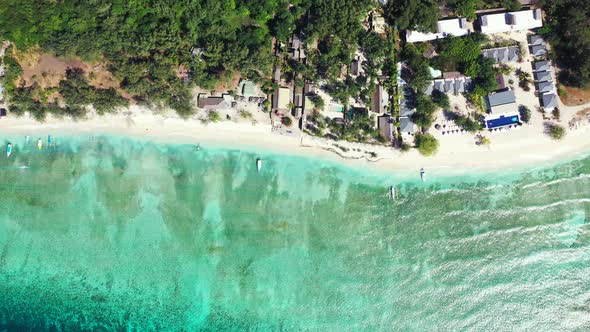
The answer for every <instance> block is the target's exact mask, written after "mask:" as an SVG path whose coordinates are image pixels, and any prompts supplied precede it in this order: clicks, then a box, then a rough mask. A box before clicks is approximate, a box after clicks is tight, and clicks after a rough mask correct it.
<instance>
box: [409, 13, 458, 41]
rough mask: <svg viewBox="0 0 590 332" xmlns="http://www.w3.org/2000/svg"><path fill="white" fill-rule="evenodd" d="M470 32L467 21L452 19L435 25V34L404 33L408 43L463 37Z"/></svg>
mask: <svg viewBox="0 0 590 332" xmlns="http://www.w3.org/2000/svg"><path fill="white" fill-rule="evenodd" d="M469 32H470V30H469V28H468V26H467V19H465V18H453V19H449V20H441V21H438V22H437V23H436V31H435V32H420V31H410V30H407V31H406V41H407V42H408V43H416V42H424V41H429V40H436V39H442V38H446V37H448V36H451V35H452V36H465V35H467V34H468V33H469Z"/></svg>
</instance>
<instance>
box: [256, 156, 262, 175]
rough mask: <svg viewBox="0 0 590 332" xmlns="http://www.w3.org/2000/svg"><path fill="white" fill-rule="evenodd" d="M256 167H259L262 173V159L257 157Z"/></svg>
mask: <svg viewBox="0 0 590 332" xmlns="http://www.w3.org/2000/svg"><path fill="white" fill-rule="evenodd" d="M256 168H257V169H258V173H260V170H261V169H262V159H260V158H256Z"/></svg>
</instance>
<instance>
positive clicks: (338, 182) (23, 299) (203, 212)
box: [0, 137, 590, 331]
mask: <svg viewBox="0 0 590 332" xmlns="http://www.w3.org/2000/svg"><path fill="white" fill-rule="evenodd" d="M6 141H7V140H4V139H0V142H2V143H4V142H6ZM10 141H11V142H12V143H13V144H14V150H13V154H12V156H11V157H10V158H8V159H7V158H5V157H4V154H2V155H1V157H0V330H10V331H12V330H63V331H71V330H101V331H102V330H133V331H135V330H138V331H149V330H158V331H164V330H166V331H181V330H185V331H194V330H211V331H226V330H228V331H242V330H256V331H265V330H269V331H271V330H272V331H276V330H285V331H301V330H312V331H392V330H419V331H432V330H440V331H449V330H488V331H489V330H528V331H531V330H534V331H556V330H568V331H576V330H578V331H584V330H589V329H590V229H589V227H588V216H589V215H590V175H589V174H590V159H582V160H576V161H572V162H569V163H566V164H562V165H559V166H555V167H552V168H548V169H544V170H535V171H531V172H519V173H511V174H501V173H496V174H481V175H473V176H471V177H468V178H466V177H455V178H452V177H449V178H442V177H441V178H438V179H437V178H436V177H431V180H432V181H429V182H427V183H425V184H422V183H420V182H419V181H418V179H414V178H405V177H398V176H396V175H395V174H392V175H387V176H385V175H382V174H372V172H371V171H369V170H353V169H349V168H345V167H341V166H338V165H336V164H333V163H329V162H325V161H320V160H313V159H305V158H299V157H288V156H280V155H271V154H262V155H257V154H254V153H252V152H244V151H238V150H230V149H228V150H223V149H212V148H211V149H210V148H207V146H203V149H201V150H200V151H197V150H196V149H195V148H194V146H190V145H164V144H154V143H148V142H143V141H134V140H130V139H125V138H121V137H71V138H64V139H61V140H58V143H59V144H58V145H57V146H55V147H52V148H49V149H44V150H41V151H39V150H37V149H36V147H33V146H32V145H31V144H28V145H24V144H23V143H24V139H22V138H11V139H10ZM259 156H262V157H263V159H264V164H263V169H262V172H261V173H260V174H258V173H257V171H256V163H255V160H256V158H257V157H259ZM23 166H26V167H28V168H24V167H23ZM466 179H467V180H466ZM392 184H395V185H396V186H397V189H398V192H399V197H398V199H397V200H396V201H395V202H391V201H389V200H388V199H387V189H388V187H389V185H392Z"/></svg>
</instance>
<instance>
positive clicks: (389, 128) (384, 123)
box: [377, 114, 393, 142]
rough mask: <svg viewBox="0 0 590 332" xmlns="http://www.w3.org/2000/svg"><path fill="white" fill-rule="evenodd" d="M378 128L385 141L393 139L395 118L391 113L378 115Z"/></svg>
mask: <svg viewBox="0 0 590 332" xmlns="http://www.w3.org/2000/svg"><path fill="white" fill-rule="evenodd" d="M377 129H378V130H379V134H380V135H381V136H382V137H383V138H384V139H385V141H387V142H391V141H393V118H392V117H391V116H390V115H389V114H384V115H381V116H379V117H377Z"/></svg>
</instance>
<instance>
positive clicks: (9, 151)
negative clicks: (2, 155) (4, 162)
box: [6, 143, 12, 158]
mask: <svg viewBox="0 0 590 332" xmlns="http://www.w3.org/2000/svg"><path fill="white" fill-rule="evenodd" d="M11 153H12V144H11V143H8V145H7V146H6V158H8V157H10V154H11Z"/></svg>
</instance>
